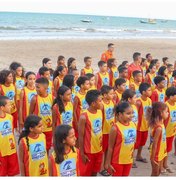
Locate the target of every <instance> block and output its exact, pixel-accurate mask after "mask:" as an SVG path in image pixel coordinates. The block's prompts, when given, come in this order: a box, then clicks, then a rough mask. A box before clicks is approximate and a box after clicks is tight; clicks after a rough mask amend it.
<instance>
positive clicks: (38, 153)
mask: <svg viewBox="0 0 176 180" xmlns="http://www.w3.org/2000/svg"><path fill="white" fill-rule="evenodd" d="M29 149H30V152H31V156H32V160H33V161H36V160H39V159H43V158H44V157H45V154H46V150H45V146H44V143H43V142H37V143H33V144H30V146H29Z"/></svg>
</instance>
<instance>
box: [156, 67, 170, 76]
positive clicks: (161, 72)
mask: <svg viewBox="0 0 176 180" xmlns="http://www.w3.org/2000/svg"><path fill="white" fill-rule="evenodd" d="M167 73H168V70H167V67H166V66H161V67H160V68H159V70H158V75H160V76H166V75H167Z"/></svg>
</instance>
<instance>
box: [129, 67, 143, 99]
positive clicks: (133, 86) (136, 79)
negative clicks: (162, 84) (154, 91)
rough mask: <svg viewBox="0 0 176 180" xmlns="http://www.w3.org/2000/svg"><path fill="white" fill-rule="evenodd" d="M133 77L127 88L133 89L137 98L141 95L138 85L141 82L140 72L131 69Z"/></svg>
mask: <svg viewBox="0 0 176 180" xmlns="http://www.w3.org/2000/svg"><path fill="white" fill-rule="evenodd" d="M133 79H134V82H133V83H130V88H129V89H132V90H133V91H135V92H136V96H137V98H139V97H140V96H141V94H140V92H139V86H140V84H141V83H142V72H141V71H138V70H136V71H133Z"/></svg>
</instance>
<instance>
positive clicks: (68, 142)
mask: <svg viewBox="0 0 176 180" xmlns="http://www.w3.org/2000/svg"><path fill="white" fill-rule="evenodd" d="M75 144H76V137H75V132H74V129H73V128H72V127H71V126H69V125H65V124H62V125H60V126H57V127H56V129H55V132H54V152H55V154H56V158H55V162H56V163H57V164H60V163H62V162H63V161H64V155H65V154H66V152H65V148H66V147H70V148H71V150H72V151H74V149H73V147H74V146H75Z"/></svg>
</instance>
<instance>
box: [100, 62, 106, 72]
mask: <svg viewBox="0 0 176 180" xmlns="http://www.w3.org/2000/svg"><path fill="white" fill-rule="evenodd" d="M98 67H99V69H100V72H107V63H106V62H104V61H99V62H98Z"/></svg>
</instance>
